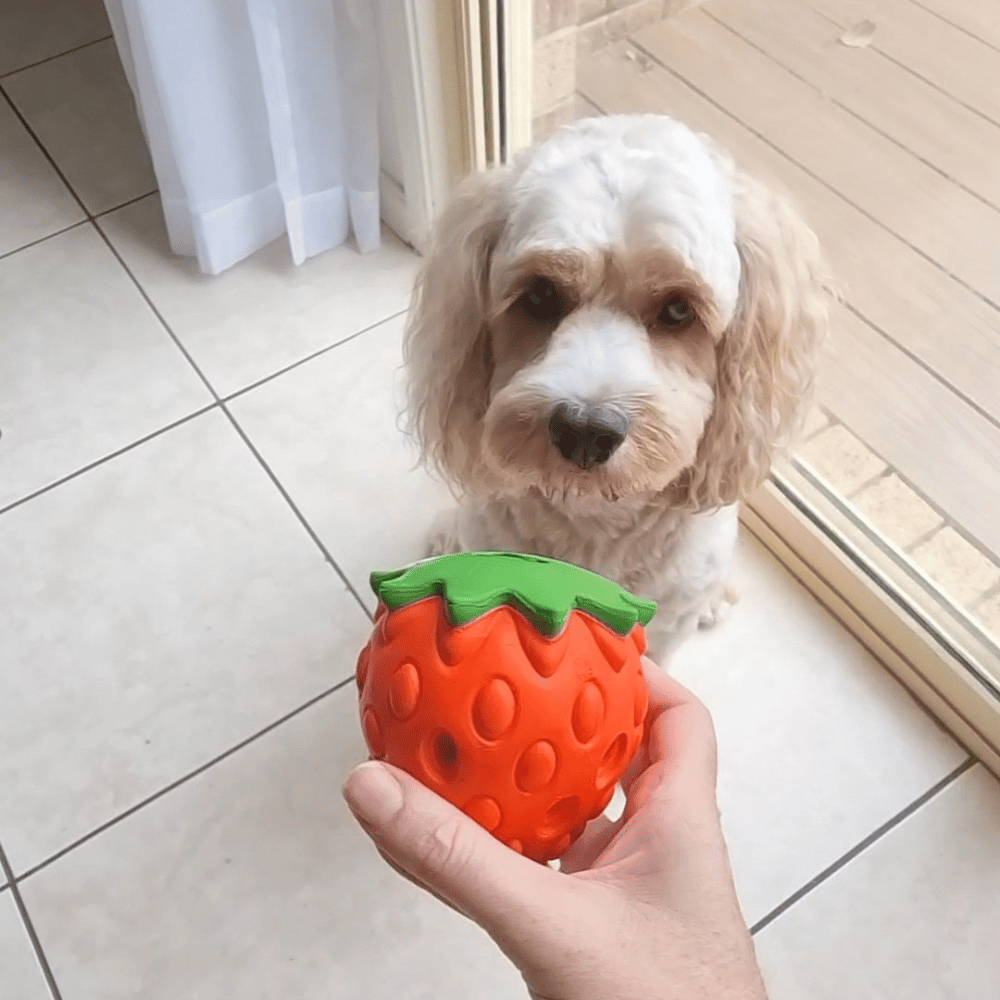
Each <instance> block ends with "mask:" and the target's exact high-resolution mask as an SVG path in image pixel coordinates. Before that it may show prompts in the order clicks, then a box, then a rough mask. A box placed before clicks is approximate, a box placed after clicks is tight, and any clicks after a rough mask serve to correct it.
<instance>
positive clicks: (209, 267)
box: [105, 0, 379, 274]
mask: <svg viewBox="0 0 1000 1000" xmlns="http://www.w3.org/2000/svg"><path fill="white" fill-rule="evenodd" d="M105 6H106V7H107V10H108V15H109V17H110V19H111V24H112V27H113V30H114V34H115V41H116V43H117V46H118V51H119V53H120V54H121V57H122V62H123V64H124V66H125V73H126V75H127V77H128V79H129V83H130V84H131V87H132V92H133V94H134V95H135V101H136V105H137V107H138V110H139V117H140V119H141V121H142V125H143V130H144V132H145V135H146V140H147V142H148V144H149V148H150V153H151V154H152V158H153V164H154V166H155V168H156V176H157V179H158V181H159V188H160V198H161V200H162V203H163V214H164V216H165V218H166V222H167V230H168V232H169V236H170V245H171V247H172V249H173V250H174V252H175V253H178V254H184V255H186V256H196V257H197V258H198V264H199V266H200V268H201V270H202V271H203V272H205V273H206V274H218V273H219V272H220V271H224V270H225V269H226V268H228V267H231V266H232V265H233V264H235V263H236V262H237V261H240V260H242V259H243V258H244V257H247V256H249V255H250V254H252V253H253V252H254V251H255V250H258V249H259V248H260V247H262V246H264V245H265V244H266V243H270V242H271V240H273V239H276V238H277V237H278V236H280V235H281V234H282V233H287V235H288V244H289V247H290V250H291V255H292V259H293V260H294V261H295V263H296V264H301V263H302V262H303V261H304V260H305V259H306V258H307V257H311V256H313V255H314V254H318V253H322V252H323V251H324V250H328V249H330V248H331V247H335V246H338V245H339V244H341V243H343V242H344V241H345V240H346V239H347V237H348V235H349V233H350V232H351V231H352V230H353V233H354V237H355V240H356V242H357V246H358V249H359V250H361V251H362V252H367V251H370V250H374V249H375V248H376V247H377V246H378V243H379V204H378V176H379V164H378V124H377V115H376V95H377V89H378V49H377V42H376V34H375V24H374V17H375V15H374V10H373V8H374V3H373V0H105Z"/></svg>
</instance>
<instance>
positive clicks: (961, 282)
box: [629, 28, 1000, 343]
mask: <svg viewBox="0 0 1000 1000" xmlns="http://www.w3.org/2000/svg"><path fill="white" fill-rule="evenodd" d="M726 30H727V31H729V30H730V29H729V28H726ZM736 37H737V38H738V37H739V36H738V35H737V36H736ZM629 44H630V45H632V47H633V48H636V49H638V50H639V51H640V52H642V53H643V55H645V56H647V57H648V58H649V59H652V60H653V62H654V63H656V65H657V66H659V67H661V68H662V69H664V70H665V71H666V72H667V73H669V74H670V75H671V76H672V77H674V78H675V79H676V80H679V81H680V82H681V83H682V84H683V85H684V86H685V87H687V88H688V89H689V90H691V91H693V92H694V93H696V94H697V95H698V96H699V97H700V98H701V99H702V100H704V101H707V102H708V103H709V104H711V105H712V106H713V107H714V108H716V109H717V110H719V111H721V112H722V113H723V114H724V115H725V116H726V117H727V118H729V119H730V120H732V121H734V122H736V124H737V125H739V126H740V127H741V128H744V129H746V130H747V131H748V132H749V133H750V134H751V135H753V136H755V137H756V138H757V139H759V140H760V141H761V142H763V143H764V145H766V146H769V147H770V148H771V149H773V150H774V151H775V152H776V153H777V154H778V155H779V156H781V157H782V158H783V159H785V160H787V161H788V162H789V163H791V164H794V166H796V167H797V168H798V169H799V170H801V171H802V172H803V173H804V174H806V175H807V176H809V177H811V178H812V179H813V180H814V181H816V182H817V183H818V184H821V185H822V186H823V187H825V188H826V189H827V190H829V191H831V192H832V193H833V194H834V195H836V197H837V198H839V199H840V200H841V201H844V202H846V203H847V204H848V205H850V206H851V207H852V208H853V209H854V210H855V211H857V212H859V213H860V214H861V215H863V216H864V217H865V218H866V219H868V220H869V221H871V222H873V223H874V224H875V225H876V226H878V227H879V229H883V230H885V231H886V232H887V233H889V234H890V235H891V236H893V237H894V238H895V239H897V240H899V242H900V243H902V244H903V245H904V246H906V247H908V248H909V249H910V250H912V251H913V252H914V253H915V254H917V256H919V257H922V258H923V259H924V260H926V261H927V262H928V263H929V264H930V265H932V266H933V267H935V268H937V270H939V271H941V272H942V273H943V274H945V275H947V276H948V277H949V278H951V280H952V281H954V282H955V283H956V284H958V285H961V286H962V287H963V288H964V289H966V290H967V291H969V292H971V293H972V294H973V295H975V296H976V298H977V299H981V300H982V301H983V302H985V303H986V304H987V305H988V306H989V307H990V308H991V309H995V310H996V311H997V312H1000V304H998V303H996V302H994V301H993V300H992V299H991V298H989V297H988V296H987V295H985V294H984V293H983V292H981V291H979V289H978V288H976V287H974V286H973V285H970V284H969V283H968V282H967V281H966V280H965V279H964V278H960V277H959V276H958V275H956V274H953V273H952V272H951V271H949V270H948V269H947V268H946V267H944V266H943V265H942V264H941V262H940V261H937V260H935V259H934V258H933V257H932V256H930V254H928V253H927V252H926V251H924V250H922V249H921V248H920V247H918V246H915V245H914V244H913V243H911V242H910V241H909V240H907V239H906V238H905V237H903V236H901V235H900V234H899V233H897V232H895V231H894V230H893V229H890V228H889V226H887V225H886V224H885V223H884V222H882V221H881V220H880V219H878V218H876V217H875V216H874V215H872V214H871V212H869V211H868V210H867V209H865V208H862V207H861V206H860V205H857V204H855V203H854V202H853V201H851V199H850V198H848V197H847V196H846V195H845V194H844V193H843V192H841V191H839V190H837V188H836V187H834V186H833V185H832V184H831V183H830V182H829V181H826V180H824V179H823V178H822V177H820V176H819V174H817V173H815V172H814V171H813V170H811V169H810V168H809V167H806V166H805V165H804V164H802V163H799V161H798V160H796V159H794V158H793V157H792V156H790V155H789V154H788V153H787V152H785V150H783V149H782V148H781V147H780V146H778V145H776V144H775V143H774V142H772V141H771V140H770V139H768V138H767V136H765V135H764V134H763V133H762V132H758V131H757V129H755V128H753V127H752V126H751V125H748V124H747V123H746V122H744V121H742V120H741V119H740V118H737V116H736V115H735V114H733V112H731V111H730V110H729V109H728V108H726V107H725V106H723V105H722V104H720V103H719V102H718V101H717V100H715V98H713V97H710V96H709V95H708V94H707V93H706V92H705V91H703V90H702V89H701V88H700V87H698V86H696V85H695V84H693V83H692V82H691V81H690V80H687V79H686V78H685V77H683V76H681V74H680V73H678V72H677V71H676V70H674V69H671V68H670V67H669V66H668V65H667V64H666V63H664V62H661V61H660V60H659V59H657V57H656V56H655V55H654V54H653V53H652V52H650V51H649V49H647V48H645V47H644V46H643V45H641V44H640V43H639V42H637V41H635V39H634V38H629ZM789 187H790V185H789ZM893 343H895V341H893Z"/></svg>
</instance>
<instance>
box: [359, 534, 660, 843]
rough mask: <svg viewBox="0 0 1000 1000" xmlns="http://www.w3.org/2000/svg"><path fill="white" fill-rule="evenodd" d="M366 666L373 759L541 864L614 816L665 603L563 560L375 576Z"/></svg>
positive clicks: (523, 559)
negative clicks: (605, 816) (651, 631)
mask: <svg viewBox="0 0 1000 1000" xmlns="http://www.w3.org/2000/svg"><path fill="white" fill-rule="evenodd" d="M371 585H372V589H373V590H374V591H375V593H376V595H377V597H378V600H379V605H378V613H377V616H376V620H375V628H374V631H373V633H372V637H371V639H370V640H369V641H368V644H367V645H366V646H365V648H364V649H363V650H362V651H361V655H360V656H359V658H358V669H357V683H358V690H359V693H360V711H361V722H362V727H363V729H364V735H365V741H366V743H367V744H368V749H369V751H370V752H371V756H372V757H374V758H376V759H379V760H384V761H386V762H387V763H389V764H393V765H395V766H396V767H399V768H402V769H403V770H404V771H407V772H409V773H410V774H412V775H414V776H415V777H417V778H419V779H420V780H421V781H422V782H424V783H425V784H426V785H428V786H429V787H430V788H432V789H434V791H436V792H437V793H438V794H439V795H441V796H443V797H444V798H446V799H448V801H450V802H452V803H453V804H454V805H456V806H458V808H460V809H462V810H463V811H464V812H465V813H467V814H468V815H469V816H471V817H472V818H473V819H475V820H476V821H477V822H478V823H480V824H481V825H482V826H483V827H485V828H486V829H487V830H489V831H490V833H492V834H493V835H494V836H495V837H497V838H498V839H500V840H502V841H503V842H504V843H505V844H507V845H508V846H509V847H510V848H512V849H513V850H515V851H518V852H520V853H522V854H524V855H526V856H527V857H529V858H532V859H534V860H536V861H548V860H550V859H552V858H557V857H560V856H561V855H562V854H563V853H565V851H566V849H567V848H568V847H569V846H570V844H572V843H573V841H574V840H576V838H577V837H579V835H580V834H581V833H582V832H583V828H584V826H585V825H586V823H587V822H588V821H589V820H591V819H593V818H594V817H596V816H598V815H599V814H600V813H601V812H602V811H603V810H604V809H605V808H606V807H607V805H608V802H609V801H610V800H611V796H612V794H613V793H614V788H615V784H616V783H617V781H618V779H619V777H620V776H621V774H622V771H624V769H625V767H626V765H627V764H628V762H629V761H630V760H631V759H632V756H633V755H634V754H635V752H636V750H637V748H638V746H639V743H640V741H641V738H642V733H643V726H644V722H645V717H646V706H647V693H646V684H645V681H644V679H643V676H642V669H641V667H640V665H639V657H640V655H641V654H642V653H643V652H644V651H645V648H646V640H645V634H644V632H643V626H644V625H646V624H648V623H649V620H650V619H651V618H652V617H653V614H654V612H655V610H656V606H655V605H654V604H653V603H652V602H649V601H644V600H640V599H639V598H637V597H634V596H633V595H632V594H630V593H628V591H626V590H623V589H622V588H621V587H619V586H618V585H617V584H615V583H612V582H611V581H610V580H607V579H605V578H604V577H602V576H598V575H597V574H595V573H590V572H588V571H587V570H584V569H580V568H579V567H577V566H571V565H570V564H568V563H563V562H558V561H556V560H554V559H544V558H541V557H539V556H532V555H525V554H521V553H509V552H467V553H462V554H459V555H449V556H441V557H440V558H437V559H428V560H426V561H424V562H419V563H415V564H413V565H412V566H409V567H407V568H405V569H400V570H394V571H391V572H380V573H372V575H371Z"/></svg>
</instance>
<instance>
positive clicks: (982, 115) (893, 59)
mask: <svg viewBox="0 0 1000 1000" xmlns="http://www.w3.org/2000/svg"><path fill="white" fill-rule="evenodd" d="M917 6H918V7H919V6H920V5H919V4H917ZM816 13H817V14H819V15H820V17H822V18H825V19H826V20H827V21H829V22H830V23H831V24H832V25H834V26H835V27H837V28H839V29H840V30H841V31H843V30H844V25H842V24H840V23H839V22H838V21H835V20H834V19H833V18H832V17H830V15H829V14H825V13H824V12H823V11H821V10H817V11H816ZM941 20H945V18H942V19H941ZM948 23H949V24H950V23H951V22H948ZM972 37H973V38H975V35H973V36H972ZM976 40H977V41H981V39H976ZM990 47H991V46H987V48H990ZM871 48H872V50H873V51H874V52H877V53H878V54H879V55H880V56H882V58H883V59H888V60H889V62H891V63H895V64H896V65H897V66H899V67H900V69H905V70H906V72H907V73H909V74H910V75H911V76H915V77H916V78H917V79H918V80H923V82H924V83H926V84H927V85H928V86H929V87H933V88H934V89H935V90H936V91H937V92H938V93H940V94H944V95H945V97H950V98H951V99H952V100H953V101H954V102H955V103H956V104H961V105H962V107H963V108H966V109H967V110H969V111H971V112H972V113H973V114H974V115H978V116H979V117H980V118H983V119H985V120H986V121H988V122H989V123H990V124H991V125H996V126H997V127H998V128H1000V121H997V120H996V119H995V118H991V117H990V116H989V115H988V114H986V112H985V111H980V110H979V108H977V107H975V106H973V105H972V104H968V103H966V102H965V101H963V100H962V98H961V97H957V96H956V95H955V94H952V93H951V92H950V91H947V90H945V89H944V87H942V86H941V85H940V84H938V83H935V82H934V81H933V80H931V79H929V78H928V77H926V76H923V75H922V74H920V73H918V72H917V71H916V70H915V69H913V68H912V67H911V66H908V65H907V64H906V63H905V62H903V61H902V60H900V59H897V58H896V57H895V56H891V55H889V53H888V52H886V51H885V50H884V49H882V48H880V47H879V45H878V42H875V43H873V44H872V46H871Z"/></svg>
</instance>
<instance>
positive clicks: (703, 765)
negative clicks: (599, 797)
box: [623, 657, 718, 791]
mask: <svg viewBox="0 0 1000 1000" xmlns="http://www.w3.org/2000/svg"><path fill="white" fill-rule="evenodd" d="M642 667H643V674H644V675H645V678H646V685H647V687H648V688H649V712H648V714H647V717H646V718H647V733H646V741H645V746H644V748H643V750H644V752H645V755H646V758H647V762H648V764H655V763H657V762H659V761H663V762H664V763H665V764H666V765H667V767H666V770H665V775H666V776H668V777H670V778H673V779H681V778H683V779H684V780H685V781H689V782H692V783H694V785H695V786H700V787H702V788H705V787H711V788H712V789H713V790H714V788H715V780H716V774H717V767H718V764H717V748H716V740H715V727H714V725H713V723H712V717H711V715H709V712H708V709H707V708H705V706H704V705H703V704H702V703H701V702H700V701H699V700H698V699H697V698H696V697H695V696H694V695H693V694H692V693H691V692H690V691H689V690H688V689H687V688H686V687H684V686H683V685H682V684H680V683H679V682H678V681H676V680H674V679H673V678H672V677H669V676H668V675H667V674H665V673H664V672H663V671H662V670H660V668H659V667H658V666H657V665H656V664H655V663H654V662H653V661H652V660H650V659H648V658H646V657H643V661H642ZM630 777H632V779H633V780H634V779H635V777H637V775H636V774H635V773H634V772H632V774H631V775H630ZM623 786H624V782H623ZM624 787H626V791H627V790H628V788H629V787H631V785H628V786H624Z"/></svg>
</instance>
